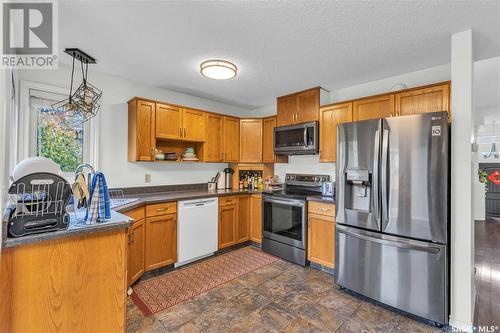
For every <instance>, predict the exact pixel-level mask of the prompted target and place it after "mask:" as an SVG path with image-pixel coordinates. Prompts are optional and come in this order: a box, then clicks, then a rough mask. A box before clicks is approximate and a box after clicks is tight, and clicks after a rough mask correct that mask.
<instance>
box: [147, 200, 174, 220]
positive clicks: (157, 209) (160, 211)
mask: <svg viewBox="0 0 500 333" xmlns="http://www.w3.org/2000/svg"><path fill="white" fill-rule="evenodd" d="M175 212H177V202H175V201H174V202H162V203H158V204H152V205H147V206H146V217H152V216H158V215H164V214H172V213H175Z"/></svg>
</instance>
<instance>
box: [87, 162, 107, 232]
mask: <svg viewBox="0 0 500 333" xmlns="http://www.w3.org/2000/svg"><path fill="white" fill-rule="evenodd" d="M110 218H111V208H110V202H109V192H108V185H107V184H106V177H104V174H103V173H102V172H96V173H94V174H93V175H92V184H91V186H90V204H89V209H88V210H87V215H86V216H85V224H94V223H96V222H104V221H106V220H109V219H110Z"/></svg>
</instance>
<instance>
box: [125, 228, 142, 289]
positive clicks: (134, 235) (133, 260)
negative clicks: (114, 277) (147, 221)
mask: <svg viewBox="0 0 500 333" xmlns="http://www.w3.org/2000/svg"><path fill="white" fill-rule="evenodd" d="M145 239H146V228H145V226H144V219H141V220H138V221H135V222H134V224H133V225H132V226H130V227H129V229H128V276H127V280H128V285H129V286H130V285H132V284H133V283H134V282H135V281H137V279H139V278H140V277H141V275H142V274H144V245H145Z"/></svg>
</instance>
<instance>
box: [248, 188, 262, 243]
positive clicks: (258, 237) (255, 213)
mask: <svg viewBox="0 0 500 333" xmlns="http://www.w3.org/2000/svg"><path fill="white" fill-rule="evenodd" d="M250 240H251V241H253V242H256V243H259V244H260V243H262V195H261V194H251V195H250Z"/></svg>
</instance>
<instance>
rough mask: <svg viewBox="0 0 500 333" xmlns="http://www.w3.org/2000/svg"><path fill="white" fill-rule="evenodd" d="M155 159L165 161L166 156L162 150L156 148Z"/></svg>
mask: <svg viewBox="0 0 500 333" xmlns="http://www.w3.org/2000/svg"><path fill="white" fill-rule="evenodd" d="M155 159H156V160H157V161H163V160H164V159H165V154H164V153H163V152H162V151H161V150H160V149H156V148H155Z"/></svg>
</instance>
